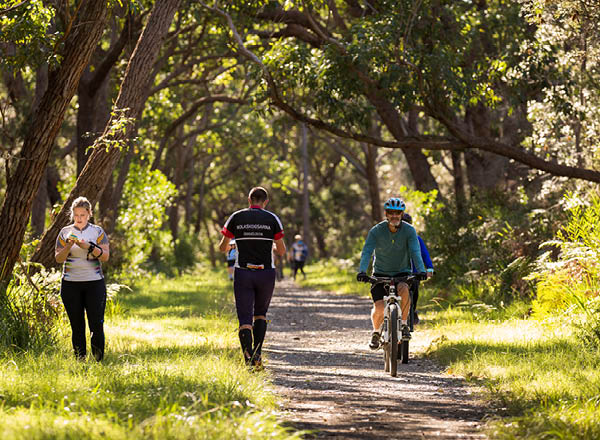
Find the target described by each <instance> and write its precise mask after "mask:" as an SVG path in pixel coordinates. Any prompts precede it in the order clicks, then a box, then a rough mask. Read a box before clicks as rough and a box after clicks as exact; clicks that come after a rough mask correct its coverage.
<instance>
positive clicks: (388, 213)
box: [385, 211, 403, 217]
mask: <svg viewBox="0 0 600 440" xmlns="http://www.w3.org/2000/svg"><path fill="white" fill-rule="evenodd" d="M385 213H386V214H387V215H390V216H392V215H398V216H400V217H402V214H403V212H402V211H385Z"/></svg>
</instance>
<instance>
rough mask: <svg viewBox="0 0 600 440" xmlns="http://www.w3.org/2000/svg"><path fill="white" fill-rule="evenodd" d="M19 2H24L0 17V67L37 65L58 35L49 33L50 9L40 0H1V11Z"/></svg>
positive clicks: (15, 67) (16, 67) (17, 67)
mask: <svg viewBox="0 0 600 440" xmlns="http://www.w3.org/2000/svg"><path fill="white" fill-rule="evenodd" d="M19 3H23V4H22V5H21V6H19V7H16V8H15V9H12V10H10V11H9V12H6V13H5V14H4V15H1V16H0V42H1V43H3V46H4V47H3V49H2V51H1V55H2V56H0V68H2V69H11V70H12V69H20V68H22V67H24V66H25V65H28V64H32V65H36V64H37V63H39V62H41V61H42V60H44V59H45V57H47V56H48V55H50V50H51V48H52V47H53V45H54V42H55V41H56V40H57V38H58V35H57V34H56V33H49V32H48V29H49V26H50V20H51V19H52V17H53V15H54V14H53V10H52V9H50V8H49V7H46V6H44V4H43V2H42V1H41V0H31V1H28V2H21V1H20V0H9V1H0V11H5V10H9V9H10V8H11V7H13V6H16V5H17V4H19Z"/></svg>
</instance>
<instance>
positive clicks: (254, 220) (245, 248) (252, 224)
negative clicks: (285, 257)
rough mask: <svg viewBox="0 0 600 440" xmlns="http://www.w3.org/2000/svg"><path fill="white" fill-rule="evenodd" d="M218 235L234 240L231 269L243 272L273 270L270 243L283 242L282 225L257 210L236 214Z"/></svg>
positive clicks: (274, 216) (252, 209)
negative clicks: (245, 270)
mask: <svg viewBox="0 0 600 440" xmlns="http://www.w3.org/2000/svg"><path fill="white" fill-rule="evenodd" d="M221 233H222V234H223V235H225V236H226V237H229V238H232V239H233V238H235V243H236V245H237V248H238V255H237V259H236V261H235V267H241V268H245V269H270V268H274V267H275V264H274V261H273V241H274V240H279V239H280V238H283V225H282V224H281V220H279V217H277V216H276V215H275V214H273V213H272V212H270V211H267V210H265V209H261V208H260V207H258V206H250V208H246V209H242V210H240V211H236V212H234V213H233V214H231V216H230V217H229V219H227V221H226V222H225V226H223V229H222V230H221Z"/></svg>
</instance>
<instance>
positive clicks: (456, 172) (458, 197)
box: [450, 151, 467, 219]
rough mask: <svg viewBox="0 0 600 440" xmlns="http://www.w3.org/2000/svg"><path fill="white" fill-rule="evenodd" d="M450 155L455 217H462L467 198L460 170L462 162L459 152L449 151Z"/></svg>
mask: <svg viewBox="0 0 600 440" xmlns="http://www.w3.org/2000/svg"><path fill="white" fill-rule="evenodd" d="M450 153H451V154H452V174H453V177H454V200H455V203H456V212H457V217H458V218H459V219H460V218H462V217H463V216H464V212H465V208H466V204H467V198H466V196H465V177H464V173H463V168H462V162H461V157H460V152H459V151H451V152H450Z"/></svg>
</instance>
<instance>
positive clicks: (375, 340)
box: [369, 332, 381, 350]
mask: <svg viewBox="0 0 600 440" xmlns="http://www.w3.org/2000/svg"><path fill="white" fill-rule="evenodd" d="M380 339H381V336H380V335H379V332H373V334H372V335H371V342H370V343H369V348H370V349H371V350H377V349H378V348H379V345H380Z"/></svg>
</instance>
